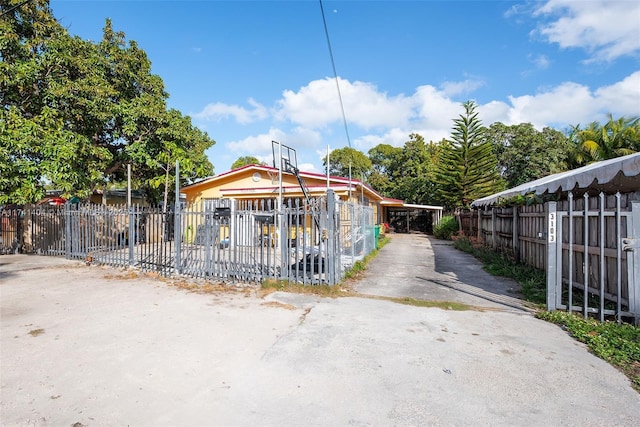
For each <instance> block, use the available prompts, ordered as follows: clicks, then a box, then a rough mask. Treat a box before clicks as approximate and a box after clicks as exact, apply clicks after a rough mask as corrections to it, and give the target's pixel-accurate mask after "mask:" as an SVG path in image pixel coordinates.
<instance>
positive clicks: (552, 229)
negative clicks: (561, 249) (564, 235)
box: [548, 212, 556, 243]
mask: <svg viewBox="0 0 640 427" xmlns="http://www.w3.org/2000/svg"><path fill="white" fill-rule="evenodd" d="M548 230H549V243H555V241H556V213H555V212H549V228H548Z"/></svg>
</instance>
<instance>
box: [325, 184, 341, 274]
mask: <svg viewBox="0 0 640 427" xmlns="http://www.w3.org/2000/svg"><path fill="white" fill-rule="evenodd" d="M335 219H336V197H335V193H334V192H333V190H327V260H328V265H327V270H328V271H329V285H335V284H336V283H337V282H338V280H337V274H336V265H337V264H338V263H339V262H340V261H339V258H338V256H337V254H336V245H335V242H336V237H335V236H336V235H337V233H338V232H339V230H336V221H335ZM336 260H338V262H336Z"/></svg>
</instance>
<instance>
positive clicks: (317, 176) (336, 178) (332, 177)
mask: <svg viewBox="0 0 640 427" xmlns="http://www.w3.org/2000/svg"><path fill="white" fill-rule="evenodd" d="M250 169H254V170H261V171H265V172H277V171H278V169H277V168H274V167H273V166H267V165H246V166H242V167H240V168H236V169H232V170H230V171H227V172H223V173H221V174H218V175H215V176H211V177H208V178H205V179H203V180H202V181H198V182H194V183H193V184H189V185H186V186H184V187H183V188H182V190H185V189H187V190H188V189H191V188H194V187H199V186H201V185H204V184H208V183H210V182H213V181H216V180H218V179H220V178H224V177H228V176H232V175H236V174H239V173H242V172H244V171H246V170H250ZM299 173H300V176H301V177H303V178H305V177H307V178H314V179H322V180H325V181H326V179H327V175H324V174H320V173H316V172H303V171H300V172H299ZM329 180H330V181H334V182H339V183H341V184H349V181H351V185H356V186H357V185H361V186H363V187H365V188H367V189H368V190H369V191H371V192H372V193H373V194H375V195H376V196H378V198H379V199H381V200H383V199H384V196H382V194H380V193H378V192H377V191H376V190H374V189H373V188H372V187H371V186H370V185H368V184H366V183H363V182H362V181H360V180H359V179H351V180H349V178H345V177H342V176H335V175H329ZM329 187H331V184H329Z"/></svg>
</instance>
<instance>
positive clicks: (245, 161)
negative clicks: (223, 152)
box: [231, 156, 264, 169]
mask: <svg viewBox="0 0 640 427" xmlns="http://www.w3.org/2000/svg"><path fill="white" fill-rule="evenodd" d="M247 165H264V162H261V161H260V160H259V159H258V158H257V157H254V156H241V157H238V158H237V159H236V161H235V162H233V164H232V165H231V169H238V168H241V167H243V166H247Z"/></svg>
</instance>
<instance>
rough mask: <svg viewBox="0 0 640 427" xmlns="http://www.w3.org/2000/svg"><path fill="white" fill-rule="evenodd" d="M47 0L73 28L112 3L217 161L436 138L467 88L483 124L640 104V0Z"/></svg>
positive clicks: (573, 119) (86, 26) (559, 118)
mask: <svg viewBox="0 0 640 427" xmlns="http://www.w3.org/2000/svg"><path fill="white" fill-rule="evenodd" d="M50 5H51V8H52V10H53V14H54V16H55V17H56V18H57V19H58V21H59V22H61V23H62V25H64V26H65V27H66V28H67V29H68V30H69V32H70V33H71V34H74V35H78V36H80V37H82V38H84V39H90V40H94V41H99V40H100V39H101V38H102V30H103V28H104V24H105V19H106V18H110V19H111V20H112V24H113V28H114V30H117V31H122V32H124V33H125V35H126V38H127V40H135V41H136V42H137V43H138V45H139V47H140V48H142V49H144V50H145V52H146V53H147V56H148V57H149V59H150V60H151V62H152V72H153V73H155V74H158V75H159V76H160V77H161V78H162V79H163V81H164V84H165V89H166V90H167V92H168V93H169V94H170V97H169V99H168V106H169V107H170V108H175V109H177V110H179V111H181V112H182V113H183V114H185V115H189V116H191V118H192V120H193V123H194V124H195V125H196V126H197V127H199V128H200V129H202V130H203V131H205V132H207V134H208V135H209V136H210V137H211V138H212V139H214V140H215V141H216V144H215V145H214V146H213V147H212V148H211V149H209V150H208V151H207V155H208V157H209V160H210V161H211V162H212V163H213V165H214V168H215V173H216V174H218V173H223V172H226V171H228V170H229V169H230V166H231V164H232V163H233V162H234V161H235V160H236V159H238V158H239V157H241V156H254V157H257V158H258V159H259V160H261V161H264V162H266V163H267V164H270V165H271V164H272V162H273V156H272V141H278V142H280V143H282V144H284V145H287V146H289V147H291V148H293V149H294V150H295V151H296V154H297V163H298V168H299V169H300V170H303V171H307V172H323V171H324V167H323V162H322V158H323V157H324V156H326V153H327V149H330V150H333V149H336V148H344V147H349V146H350V147H352V148H355V149H357V150H360V151H362V152H364V153H367V151H368V150H369V149H371V148H372V147H374V146H376V145H378V144H390V145H393V146H397V147H400V146H402V145H404V143H405V142H406V141H408V140H409V135H410V134H412V133H419V134H420V135H422V136H423V137H424V138H425V140H426V141H434V142H438V141H441V140H442V139H443V138H449V137H450V135H451V129H452V126H453V120H454V119H456V118H458V116H459V115H460V114H462V112H463V108H462V105H461V104H462V103H463V102H465V101H468V100H472V101H475V103H476V104H477V106H478V109H477V111H478V112H479V118H480V120H481V121H482V123H483V124H484V125H485V126H489V125H491V124H492V123H495V122H502V123H504V124H507V125H511V124H519V123H532V124H533V125H534V126H535V127H536V128H537V129H539V130H541V129H542V128H544V127H546V126H549V127H553V128H555V129H558V130H561V131H566V130H568V129H569V128H570V127H571V126H576V125H583V126H584V125H586V124H588V123H590V122H593V121H597V122H601V123H604V122H605V121H606V120H607V115H608V114H612V115H613V117H614V118H619V117H621V116H625V117H632V116H639V115H640V2H638V1H636V0H622V1H615V0H606V1H600V0H593V1H591V0H587V1H585V0H542V1H517V2H514V1H498V0H496V1H456V0H453V1H452V0H449V1H431V0H414V1H402V0H399V1H372V0H352V1H328V0H324V1H322V2H320V1H319V0H291V1H269V0H263V1H243V0H235V1H219V0H201V1H175V0H174V1H162V0H147V1H145V0H129V1H109V0H51V3H50ZM321 5H322V7H321ZM323 11H324V18H325V19H324V21H323V13H322V12H323ZM324 22H326V28H327V32H328V40H329V43H328V42H327V35H326V34H325V25H324ZM329 44H330V46H331V50H330V49H329ZM330 52H332V53H333V62H332V60H331V55H330ZM334 65H335V68H334ZM334 70H335V72H334ZM336 75H337V79H336ZM340 99H342V106H341V103H340ZM343 111H344V115H343ZM345 119H346V126H345Z"/></svg>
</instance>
